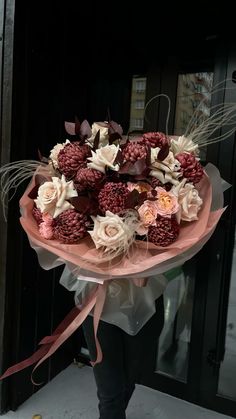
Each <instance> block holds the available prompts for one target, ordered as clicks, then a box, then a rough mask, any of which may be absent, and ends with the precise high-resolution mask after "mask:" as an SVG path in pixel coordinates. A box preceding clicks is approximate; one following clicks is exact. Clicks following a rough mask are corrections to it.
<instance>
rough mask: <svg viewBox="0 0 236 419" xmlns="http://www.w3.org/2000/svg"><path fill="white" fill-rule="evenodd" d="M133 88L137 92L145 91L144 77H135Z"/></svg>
mask: <svg viewBox="0 0 236 419" xmlns="http://www.w3.org/2000/svg"><path fill="white" fill-rule="evenodd" d="M135 82H136V83H135V90H136V92H137V93H142V92H145V90H146V79H137V80H136V81H135Z"/></svg>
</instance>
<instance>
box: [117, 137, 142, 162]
mask: <svg viewBox="0 0 236 419" xmlns="http://www.w3.org/2000/svg"><path fill="white" fill-rule="evenodd" d="M122 155H123V158H124V161H125V162H127V161H131V162H133V163H134V162H136V161H137V160H140V159H143V158H146V157H147V150H146V147H145V146H144V145H142V144H139V143H136V142H128V143H127V144H126V146H125V147H124V149H123V150H122Z"/></svg>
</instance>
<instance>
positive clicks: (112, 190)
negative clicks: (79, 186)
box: [98, 182, 129, 214]
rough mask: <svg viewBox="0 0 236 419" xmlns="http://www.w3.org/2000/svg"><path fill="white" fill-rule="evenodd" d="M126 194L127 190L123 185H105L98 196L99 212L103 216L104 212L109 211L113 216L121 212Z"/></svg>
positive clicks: (111, 183)
mask: <svg viewBox="0 0 236 419" xmlns="http://www.w3.org/2000/svg"><path fill="white" fill-rule="evenodd" d="M128 194H129V190H128V188H127V187H126V185H124V183H121V182H119V183H113V182H108V183H106V184H105V185H104V187H103V188H102V189H101V191H100V192H99V195H98V202H99V208H100V210H101V211H102V212H103V213H104V214H105V212H106V211H111V212H113V213H114V214H117V213H119V212H120V211H123V210H124V209H125V201H126V198H127V196H128Z"/></svg>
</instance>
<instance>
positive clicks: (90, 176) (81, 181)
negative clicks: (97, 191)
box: [74, 167, 104, 192]
mask: <svg viewBox="0 0 236 419" xmlns="http://www.w3.org/2000/svg"><path fill="white" fill-rule="evenodd" d="M103 179H104V174H103V173H102V172H99V171H98V170H95V169H90V168H89V167H83V168H81V169H79V170H78V172H77V173H76V175H75V178H74V185H75V189H76V190H77V191H78V192H82V191H84V190H85V189H87V188H89V189H93V188H96V186H97V185H98V184H99V183H100V182H101V181H102V180H103Z"/></svg>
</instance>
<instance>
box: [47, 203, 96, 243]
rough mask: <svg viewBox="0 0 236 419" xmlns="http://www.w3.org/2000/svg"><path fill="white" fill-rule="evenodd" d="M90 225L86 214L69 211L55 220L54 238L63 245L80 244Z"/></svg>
mask: <svg viewBox="0 0 236 419" xmlns="http://www.w3.org/2000/svg"><path fill="white" fill-rule="evenodd" d="M89 224H90V223H89V221H88V217H87V216H86V215H85V214H82V213H80V212H77V211H76V210H74V209H68V210H66V211H64V212H62V213H61V214H60V215H58V217H56V218H55V227H54V237H55V239H57V240H59V241H60V242H61V243H66V244H75V243H78V241H79V240H80V239H82V238H83V237H84V236H85V235H86V232H87V229H88V227H89Z"/></svg>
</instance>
